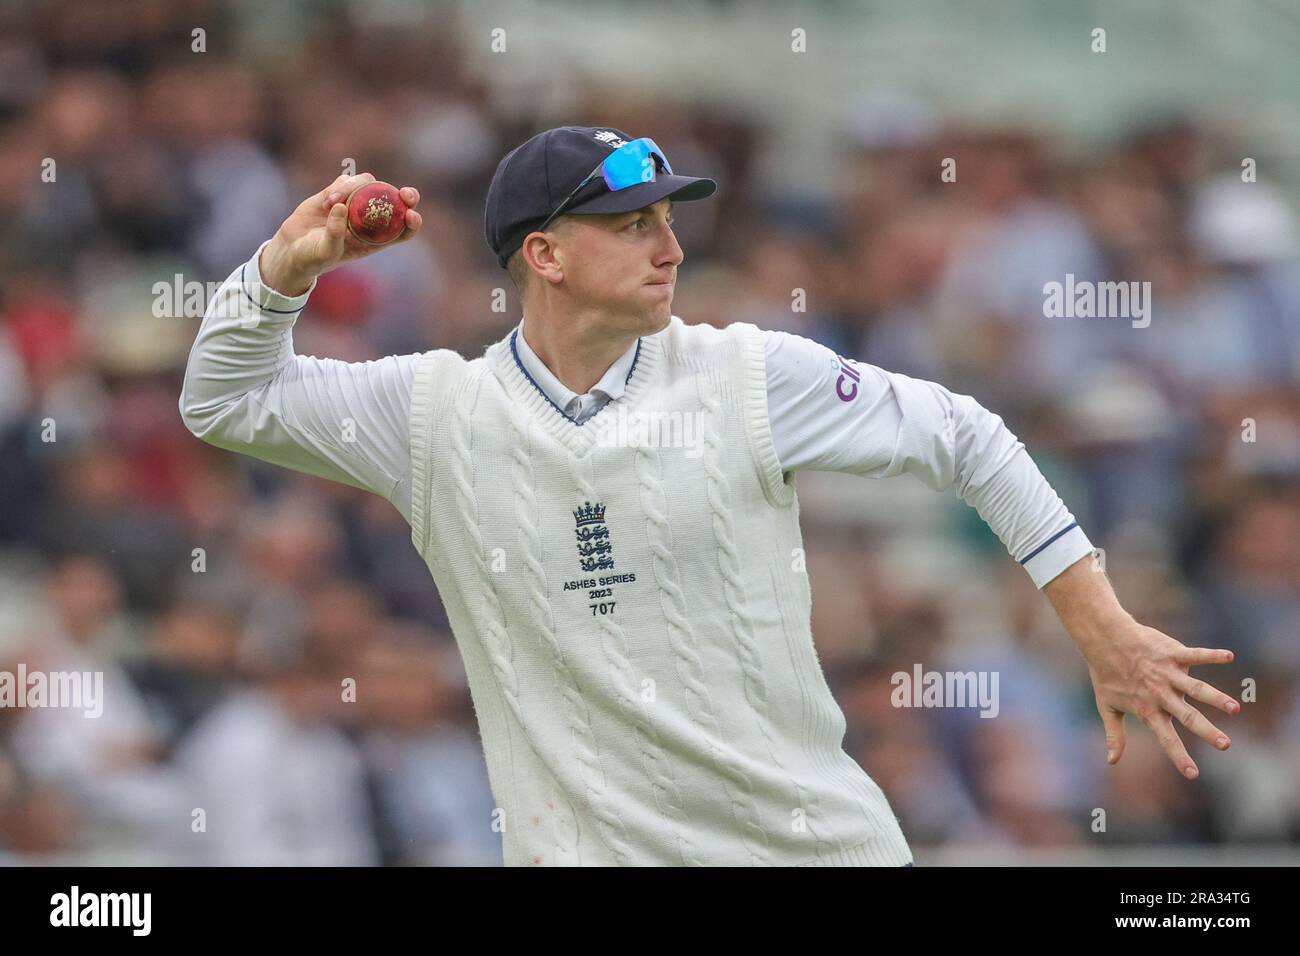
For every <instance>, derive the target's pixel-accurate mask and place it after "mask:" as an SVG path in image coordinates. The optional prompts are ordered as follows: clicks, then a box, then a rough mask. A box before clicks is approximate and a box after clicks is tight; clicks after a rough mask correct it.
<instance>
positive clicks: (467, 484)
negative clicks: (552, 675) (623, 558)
mask: <svg viewBox="0 0 1300 956" xmlns="http://www.w3.org/2000/svg"><path fill="white" fill-rule="evenodd" d="M482 378H483V376H482V375H481V374H480V376H479V379H480V381H481V379H482ZM472 407H473V405H472V403H470V406H469V407H468V408H464V407H462V408H457V409H455V412H454V414H453V416H452V420H451V447H452V450H453V452H454V456H453V458H452V461H451V465H452V468H451V478H452V481H453V483H454V484H455V486H456V499H457V501H458V503H459V504H460V510H461V514H462V515H464V518H465V535H466V537H467V538H468V539H469V554H470V558H471V559H472V560H473V562H474V567H475V570H476V571H477V572H478V575H479V580H480V581H482V582H483V585H484V586H483V591H482V594H483V597H484V598H485V599H486V603H487V608H486V610H487V614H486V620H485V621H484V622H483V626H482V631H481V633H482V637H483V646H484V649H485V650H486V651H487V655H488V659H489V660H490V661H491V662H492V669H493V671H494V672H495V674H496V677H497V686H498V688H500V690H501V692H502V694H503V696H504V698H505V702H506V706H507V707H509V708H510V713H511V714H513V715H514V717H515V720H516V721H517V722H518V724H519V726H520V727H521V728H522V729H523V731H524V734H525V737H526V738H527V740H528V742H529V745H530V746H532V743H533V740H532V734H530V733H529V732H528V731H529V728H530V727H531V722H530V721H527V720H525V718H524V712H523V707H522V706H521V704H520V702H519V679H518V675H517V674H516V673H515V667H514V660H513V657H514V645H513V643H512V641H511V639H510V634H509V632H508V631H507V630H506V624H505V614H504V612H503V611H502V610H501V601H500V599H499V598H498V597H497V590H496V584H495V583H494V575H493V573H492V572H491V571H490V570H489V569H488V564H487V558H486V555H485V554H484V550H483V538H482V536H481V535H480V533H479V512H478V501H477V497H476V493H475V490H474V478H473V475H474V460H473V457H472V455H471V453H470V446H471V444H472V440H473V439H472V433H473V414H472ZM507 825H508V824H507ZM563 831H564V828H563V827H562V825H561V821H560V819H559V818H556V819H555V821H554V832H555V834H556V836H555V850H556V853H557V854H558V855H559V857H560V859H561V860H562V861H564V862H566V863H569V862H572V861H571V859H570V858H571V857H572V856H574V855H576V847H575V844H576V842H577V840H576V839H575V838H574V835H573V834H569V833H564V832H563Z"/></svg>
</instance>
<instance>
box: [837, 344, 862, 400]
mask: <svg viewBox="0 0 1300 956" xmlns="http://www.w3.org/2000/svg"><path fill="white" fill-rule="evenodd" d="M835 357H836V358H837V359H839V361H838V362H833V363H832V367H833V368H837V369H839V370H840V376H839V378H837V379H836V380H835V394H836V395H838V396H839V397H840V401H841V402H851V401H853V400H854V399H855V398H857V397H858V382H860V381H862V373H861V372H859V371H858V370H857V369H856V368H854V367H853V364H852V363H851V362H850V361H849V360H848V359H846V358H845V357H844V356H842V355H836V356H835Z"/></svg>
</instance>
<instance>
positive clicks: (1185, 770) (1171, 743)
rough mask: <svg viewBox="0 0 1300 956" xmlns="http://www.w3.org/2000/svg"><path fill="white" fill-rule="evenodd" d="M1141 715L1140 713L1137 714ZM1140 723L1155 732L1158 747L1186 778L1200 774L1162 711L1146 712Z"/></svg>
mask: <svg viewBox="0 0 1300 956" xmlns="http://www.w3.org/2000/svg"><path fill="white" fill-rule="evenodd" d="M1138 716H1139V717H1142V715H1141V714H1139V715H1138ZM1142 723H1144V724H1146V725H1147V728H1148V729H1149V730H1150V731H1151V733H1153V734H1155V737H1156V740H1158V741H1159V742H1160V747H1161V749H1162V750H1164V752H1165V756H1167V757H1168V758H1169V759H1170V760H1171V761H1172V762H1173V765H1174V766H1175V767H1177V768H1178V771H1179V773H1181V774H1182V775H1183V776H1184V777H1186V778H1187V779H1188V780H1195V779H1196V778H1197V777H1198V776H1200V773H1201V771H1200V770H1198V769H1197V767H1196V763H1195V761H1193V760H1192V758H1191V757H1190V756H1188V754H1187V748H1186V747H1184V746H1183V742H1182V740H1180V739H1179V737H1178V734H1177V733H1176V732H1175V731H1174V722H1173V721H1172V720H1171V719H1170V718H1169V715H1168V714H1166V713H1165V712H1164V711H1155V713H1154V715H1151V714H1148V715H1147V716H1145V717H1142Z"/></svg>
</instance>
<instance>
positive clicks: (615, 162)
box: [537, 136, 673, 232]
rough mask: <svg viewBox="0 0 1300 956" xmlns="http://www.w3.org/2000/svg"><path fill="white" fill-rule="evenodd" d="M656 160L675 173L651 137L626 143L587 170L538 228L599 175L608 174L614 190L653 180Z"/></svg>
mask: <svg viewBox="0 0 1300 956" xmlns="http://www.w3.org/2000/svg"><path fill="white" fill-rule="evenodd" d="M655 159H658V160H659V165H661V166H662V167H663V171H664V172H666V173H667V174H668V175H670V176H671V175H672V174H673V168H672V167H671V166H670V165H668V158H667V157H666V156H664V151H663V150H662V149H660V148H659V144H658V143H656V142H655V141H654V140H652V139H650V138H649V137H648V136H642V137H641V138H640V139H634V140H632V141H631V142H628V143H624V144H623V145H622V146H620V147H618V149H616V150H614V151H613V152H612V153H610V154H609V155H608V156H606V157H605V158H604V160H602V161H601V163H600V165H599V166H597V167H596V168H595V169H593V170H592V171H591V172H590V173H588V174H587V176H586V178H584V179H583V180H582V182H580V183H578V186H577V188H576V189H574V190H573V192H571V193H569V195H567V196H565V197H564V201H563V202H562V203H560V204H559V205H558V206H556V207H555V211H554V212H552V213H551V214H550V215H549V216H547V217H546V221H545V222H543V223H542V224H541V225H540V226H538V227H537V230H538V231H539V232H545V231H546V227H547V226H549V225H550V224H551V223H552V222H553V221H554V220H555V217H556V216H558V215H560V214H561V213H562V212H564V210H566V209H568V208H569V206H570V205H571V204H572V203H573V198H574V197H575V196H577V195H578V193H580V192H581V191H582V187H584V186H586V185H587V184H588V183H589V182H591V181H592V180H593V179H595V178H596V176H598V175H601V176H604V177H605V185H606V186H608V187H609V188H610V191H611V192H616V191H618V190H620V189H627V188H628V187H629V186H638V185H640V184H641V183H652V182H654V181H655V177H656V176H657V175H658V173H657V172H656V170H655Z"/></svg>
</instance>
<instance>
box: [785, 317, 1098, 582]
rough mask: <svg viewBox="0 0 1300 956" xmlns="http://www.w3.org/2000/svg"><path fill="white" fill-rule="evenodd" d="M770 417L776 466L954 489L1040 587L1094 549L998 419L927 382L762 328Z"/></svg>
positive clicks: (966, 398)
mask: <svg viewBox="0 0 1300 956" xmlns="http://www.w3.org/2000/svg"><path fill="white" fill-rule="evenodd" d="M763 335H764V337H765V352H766V355H767V389H768V416H769V418H770V421H771V429H772V442H773V445H774V446H775V450H776V454H777V459H778V461H780V463H781V468H782V470H783V471H797V470H800V469H808V470H811V471H842V472H848V473H850V474H855V475H861V476H862V477H864V478H888V477H891V476H893V475H898V474H902V473H907V474H911V475H914V476H916V477H917V478H919V479H920V480H921V481H923V482H925V484H926V485H928V486H929V487H931V488H933V489H934V490H935V491H944V490H946V489H948V488H950V487H953V486H954V485H955V486H956V492H957V495H958V496H959V497H960V498H961V499H962V500H963V501H965V502H966V503H967V504H969V505H971V506H972V507H974V508H975V510H976V511H977V512H978V513H979V515H980V517H981V518H983V519H984V521H985V523H986V524H988V526H989V527H990V528H992V529H993V531H994V533H995V534H997V536H998V538H999V539H1000V540H1001V541H1002V544H1003V545H1004V546H1005V547H1006V549H1007V551H1008V552H1009V553H1010V554H1011V556H1012V557H1013V558H1015V559H1016V560H1017V561H1019V562H1020V564H1021V565H1023V566H1024V568H1025V570H1026V571H1027V572H1029V575H1030V577H1031V578H1033V581H1034V584H1035V585H1037V586H1038V587H1039V588H1041V587H1043V586H1044V585H1045V584H1047V582H1048V581H1050V580H1052V578H1054V577H1056V576H1057V575H1058V574H1060V573H1061V572H1062V571H1064V570H1065V569H1066V568H1068V567H1069V566H1070V565H1072V564H1074V563H1075V562H1076V561H1078V560H1079V559H1080V558H1082V557H1083V556H1085V555H1087V554H1090V553H1091V552H1092V550H1093V548H1092V543H1091V542H1090V541H1089V540H1088V536H1087V535H1086V534H1084V532H1083V529H1082V528H1080V527H1079V524H1078V522H1077V521H1075V520H1074V516H1073V515H1072V514H1071V513H1070V512H1069V510H1067V509H1066V507H1065V504H1064V503H1063V502H1062V501H1061V499H1060V497H1059V496H1058V495H1057V494H1056V492H1055V491H1054V490H1053V489H1052V487H1051V485H1050V484H1048V482H1047V479H1046V478H1044V477H1043V474H1042V472H1040V471H1039V470H1038V466H1037V465H1035V464H1034V461H1033V459H1032V458H1030V456H1029V453H1028V452H1027V451H1025V446H1024V444H1023V443H1022V442H1021V441H1019V439H1017V438H1016V436H1015V435H1013V434H1012V433H1011V431H1010V430H1009V429H1008V428H1007V427H1006V425H1004V424H1003V422H1002V418H1001V417H1000V416H998V415H995V414H993V413H992V412H990V411H989V410H988V409H986V408H984V407H983V406H982V405H980V404H979V403H978V402H976V401H975V399H973V398H971V397H970V396H969V395H957V394H954V393H952V392H950V391H948V389H946V388H944V387H943V386H942V385H939V384H937V383H935V382H927V381H923V380H921V379H914V378H910V377H908V376H906V375H902V374H899V373H897V372H887V371H885V370H884V369H881V368H877V367H876V366H874V365H868V364H867V363H865V362H852V361H849V360H846V359H841V358H840V357H839V356H837V355H836V354H835V353H834V352H833V351H831V350H830V349H829V348H827V347H826V346H824V345H821V344H819V343H817V342H814V341H812V340H811V339H807V338H804V337H803V336H799V335H794V334H791V333H789V332H778V331H764V333H763Z"/></svg>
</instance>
